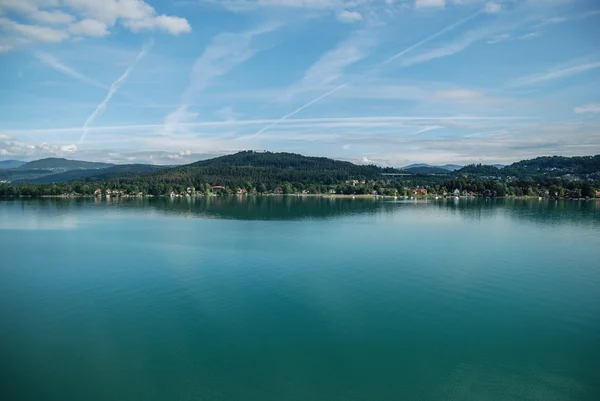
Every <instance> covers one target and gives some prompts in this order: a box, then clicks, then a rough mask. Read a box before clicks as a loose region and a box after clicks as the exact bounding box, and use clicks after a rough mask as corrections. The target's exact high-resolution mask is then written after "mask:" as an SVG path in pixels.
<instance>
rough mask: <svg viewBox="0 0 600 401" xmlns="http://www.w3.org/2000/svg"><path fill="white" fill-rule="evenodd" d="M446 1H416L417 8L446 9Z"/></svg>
mask: <svg viewBox="0 0 600 401" xmlns="http://www.w3.org/2000/svg"><path fill="white" fill-rule="evenodd" d="M445 6H446V0H416V1H415V8H444V7H445Z"/></svg>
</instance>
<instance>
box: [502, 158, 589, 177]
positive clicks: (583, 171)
mask: <svg viewBox="0 0 600 401" xmlns="http://www.w3.org/2000/svg"><path fill="white" fill-rule="evenodd" d="M501 171H502V173H503V174H504V175H513V176H517V177H535V176H539V175H544V176H551V177H559V176H564V175H575V176H579V177H583V176H587V175H598V174H599V173H600V155H596V156H576V157H562V156H552V157H537V158H535V159H531V160H523V161H520V162H516V163H513V164H511V165H509V166H506V167H504V168H503V169H501Z"/></svg>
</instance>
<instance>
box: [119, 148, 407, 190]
mask: <svg viewBox="0 0 600 401" xmlns="http://www.w3.org/2000/svg"><path fill="white" fill-rule="evenodd" d="M395 171H397V170H394V169H383V168H381V167H377V166H373V165H369V166H362V165H356V164H352V163H350V162H345V161H339V160H333V159H328V158H324V157H307V156H302V155H299V154H294V153H273V152H254V151H244V152H239V153H236V154H233V155H228V156H222V157H217V158H214V159H209V160H202V161H199V162H196V163H192V164H188V165H185V166H180V167H174V168H171V169H168V170H163V171H160V172H157V173H153V174H145V175H140V176H137V177H131V178H129V179H128V181H131V182H134V181H144V182H146V183H147V184H149V185H153V184H170V183H180V184H186V185H192V186H198V185H200V184H204V183H210V184H211V185H224V186H230V187H236V186H244V185H246V184H247V183H248V182H250V183H262V184H264V185H265V186H266V187H267V188H269V189H271V188H273V187H275V186H278V185H282V184H283V183H285V182H289V183H312V184H325V185H328V184H334V183H337V182H340V181H344V180H349V179H378V178H380V177H381V173H382V172H395Z"/></svg>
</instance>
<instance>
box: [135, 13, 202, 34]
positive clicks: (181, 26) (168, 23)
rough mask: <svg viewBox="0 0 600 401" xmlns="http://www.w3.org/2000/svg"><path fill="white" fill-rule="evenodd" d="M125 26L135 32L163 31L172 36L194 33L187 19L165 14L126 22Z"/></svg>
mask: <svg viewBox="0 0 600 401" xmlns="http://www.w3.org/2000/svg"><path fill="white" fill-rule="evenodd" d="M125 26H127V27H128V28H129V29H131V30H132V31H133V32H137V31H140V30H144V29H150V30H151V29H162V30H164V31H167V32H169V33H170V34H171V35H179V34H180V33H188V32H191V31H192V27H191V26H190V24H189V23H188V22H187V20H186V19H185V18H180V17H171V16H168V15H164V14H163V15H159V16H157V17H152V18H145V19H141V20H131V21H127V22H125Z"/></svg>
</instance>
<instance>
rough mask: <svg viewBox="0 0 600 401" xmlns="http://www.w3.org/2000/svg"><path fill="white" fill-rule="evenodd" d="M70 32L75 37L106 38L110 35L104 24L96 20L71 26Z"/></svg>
mask: <svg viewBox="0 0 600 401" xmlns="http://www.w3.org/2000/svg"><path fill="white" fill-rule="evenodd" d="M69 32H71V33H72V34H74V35H85V36H95V37H104V36H108V35H110V32H108V30H107V29H106V24H105V23H104V22H100V21H96V20H95V19H84V20H82V21H79V22H77V23H75V24H71V25H70V26H69Z"/></svg>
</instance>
